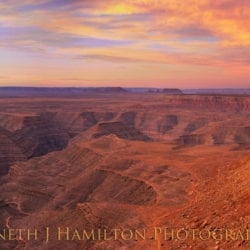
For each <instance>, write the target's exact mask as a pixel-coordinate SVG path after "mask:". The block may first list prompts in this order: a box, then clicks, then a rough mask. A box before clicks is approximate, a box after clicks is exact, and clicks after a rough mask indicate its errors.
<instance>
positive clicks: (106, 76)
mask: <svg viewBox="0 0 250 250" xmlns="http://www.w3.org/2000/svg"><path fill="white" fill-rule="evenodd" d="M249 17H250V1H249V0H237V1H236V0H185V1H183V0H123V1H117V0H105V1H104V0H22V1H20V0H0V86H39V87H43V86H44V87H50V86H51V87H56V86H70V87H71V86H76V87H81V86H82V87H85V86H93V87H98V86H121V87H160V88H161V87H163V88H168V87H169V88H173V87H175V88H247V87H250V18H249Z"/></svg>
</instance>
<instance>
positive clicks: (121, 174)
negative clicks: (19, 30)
mask: <svg viewBox="0 0 250 250" xmlns="http://www.w3.org/2000/svg"><path fill="white" fill-rule="evenodd" d="M249 101H250V100H249V97H243V96H242V97H240V96H198V95H188V96H187V95H169V94H164V93H160V94H159V93H146V94H145V93H144V94H143V93H142V94H135V93H133V94H129V93H126V95H123V94H119V93H116V94H115V95H113V94H110V93H109V94H107V93H106V92H105V94H98V95H96V94H90V95H88V96H85V97H82V98H73V97H72V98H71V97H67V98H66V97H64V98H61V97H60V98H56V97H46V98H44V97H43V98H41V97H37V98H33V99H32V101H31V99H29V98H5V99H0V168H1V177H0V178H1V184H0V193H1V198H0V213H1V215H2V216H1V218H0V226H1V228H37V229H38V230H39V231H44V228H45V227H49V228H50V230H51V233H50V237H51V240H50V241H49V242H48V243H46V242H45V241H44V239H43V238H42V237H39V238H38V240H37V241H32V240H30V241H28V240H14V241H0V248H3V249H13V248H17V249H24V248H27V249H36V248H39V249H65V248H66V249H119V248H121V249H122V248H124V249H142V248H143V249H157V247H159V246H161V247H162V248H163V249H164V248H165V249H170V248H171V247H172V248H176V249H177V248H178V247H180V246H182V245H183V244H184V243H183V242H180V241H178V240H177V241H171V240H165V239H164V237H163V236H162V235H161V236H159V237H158V239H157V240H152V235H151V234H150V232H151V231H150V230H152V229H153V228H154V227H170V228H171V227H172V228H183V227H184V228H187V229H191V228H196V229H209V228H216V227H221V228H226V227H232V228H240V229H244V228H247V226H248V224H249V212H248V211H249V190H248V187H249V186H250V181H249V178H248V176H249V174H250V173H249V171H250V165H249V163H250V158H249V153H250V151H249V150H250V130H249V128H250V123H249V121H250V108H249ZM83 225H84V227H85V228H86V230H91V229H93V228H101V229H112V228H123V229H124V228H130V229H142V228H145V229H146V230H147V232H149V235H148V236H147V237H146V239H145V240H129V241H124V240H119V241H114V240H111V241H84V240H73V241H72V240H69V241H66V240H61V241H59V240H57V228H58V227H62V228H66V227H67V226H70V227H71V228H78V229H79V230H81V229H82V227H83ZM71 237H72V234H71ZM216 244H217V245H218V243H216V242H215V241H214V240H206V241H201V240H197V241H193V240H190V239H187V240H186V241H185V246H186V247H189V248H191V249H213V248H215V247H217V245H216ZM239 244H240V246H241V247H242V248H243V249H249V247H250V246H249V243H248V241H244V240H240V241H221V242H220V243H219V246H220V247H221V248H223V249H237V248H238V247H239Z"/></svg>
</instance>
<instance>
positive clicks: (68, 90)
mask: <svg viewBox="0 0 250 250" xmlns="http://www.w3.org/2000/svg"><path fill="white" fill-rule="evenodd" d="M126 92H127V90H125V89H123V88H121V87H93V88H92V87H87V88H73V87H65V88H62V87H51V88H47V87H0V97H13V96H14V97H29V96H80V95H84V94H91V93H93V94H95V93H107V94H108V93H126Z"/></svg>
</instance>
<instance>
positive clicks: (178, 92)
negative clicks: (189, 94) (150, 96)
mask: <svg viewBox="0 0 250 250" xmlns="http://www.w3.org/2000/svg"><path fill="white" fill-rule="evenodd" d="M148 92H149V93H164V94H169V95H182V94H183V92H182V91H181V90H180V89H177V88H164V89H148Z"/></svg>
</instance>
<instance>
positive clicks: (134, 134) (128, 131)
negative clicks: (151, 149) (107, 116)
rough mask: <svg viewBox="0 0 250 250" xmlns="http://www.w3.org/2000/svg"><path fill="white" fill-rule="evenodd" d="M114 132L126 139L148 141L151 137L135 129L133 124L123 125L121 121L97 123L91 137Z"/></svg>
mask: <svg viewBox="0 0 250 250" xmlns="http://www.w3.org/2000/svg"><path fill="white" fill-rule="evenodd" d="M110 134H114V135H116V136H117V137H119V138H123V139H127V140H138V141H150V140H151V139H150V138H149V137H148V136H146V135H144V134H143V133H142V132H140V131H139V130H137V129H136V128H135V127H133V126H129V125H125V124H123V123H122V122H107V123H100V124H98V128H97V132H96V133H95V134H93V138H99V137H101V136H106V135H110Z"/></svg>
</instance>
